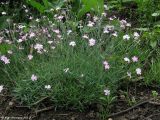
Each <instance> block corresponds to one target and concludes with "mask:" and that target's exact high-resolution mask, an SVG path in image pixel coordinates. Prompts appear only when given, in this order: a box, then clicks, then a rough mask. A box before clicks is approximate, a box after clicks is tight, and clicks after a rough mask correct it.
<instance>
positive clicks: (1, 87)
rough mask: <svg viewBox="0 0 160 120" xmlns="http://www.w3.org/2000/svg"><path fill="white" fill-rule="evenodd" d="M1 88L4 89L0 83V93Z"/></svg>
mask: <svg viewBox="0 0 160 120" xmlns="http://www.w3.org/2000/svg"><path fill="white" fill-rule="evenodd" d="M3 89H4V88H3V85H0V93H1V92H2V90H3Z"/></svg>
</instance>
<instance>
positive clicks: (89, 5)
mask: <svg viewBox="0 0 160 120" xmlns="http://www.w3.org/2000/svg"><path fill="white" fill-rule="evenodd" d="M80 4H82V8H81V9H80V10H79V13H78V18H80V17H82V16H83V15H84V14H85V13H87V12H90V11H95V12H97V13H102V12H103V11H104V0H81V2H80Z"/></svg>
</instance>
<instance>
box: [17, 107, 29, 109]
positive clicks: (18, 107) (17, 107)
mask: <svg viewBox="0 0 160 120" xmlns="http://www.w3.org/2000/svg"><path fill="white" fill-rule="evenodd" d="M15 107H16V108H28V109H31V107H30V106H15Z"/></svg>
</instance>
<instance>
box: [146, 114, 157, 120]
mask: <svg viewBox="0 0 160 120" xmlns="http://www.w3.org/2000/svg"><path fill="white" fill-rule="evenodd" d="M157 115H160V113H156V114H152V115H150V116H148V117H147V118H145V119H144V120H148V119H149V118H152V117H154V116H157Z"/></svg>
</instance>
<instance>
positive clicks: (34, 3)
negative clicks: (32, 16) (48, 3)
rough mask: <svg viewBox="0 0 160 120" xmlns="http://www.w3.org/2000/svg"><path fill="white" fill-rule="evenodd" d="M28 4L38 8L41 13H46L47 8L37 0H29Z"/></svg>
mask: <svg viewBox="0 0 160 120" xmlns="http://www.w3.org/2000/svg"><path fill="white" fill-rule="evenodd" d="M27 2H28V3H29V4H30V5H32V7H34V8H36V9H37V10H38V11H39V12H40V13H44V11H45V6H43V5H41V4H40V3H39V2H36V1H35V0H27Z"/></svg>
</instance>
